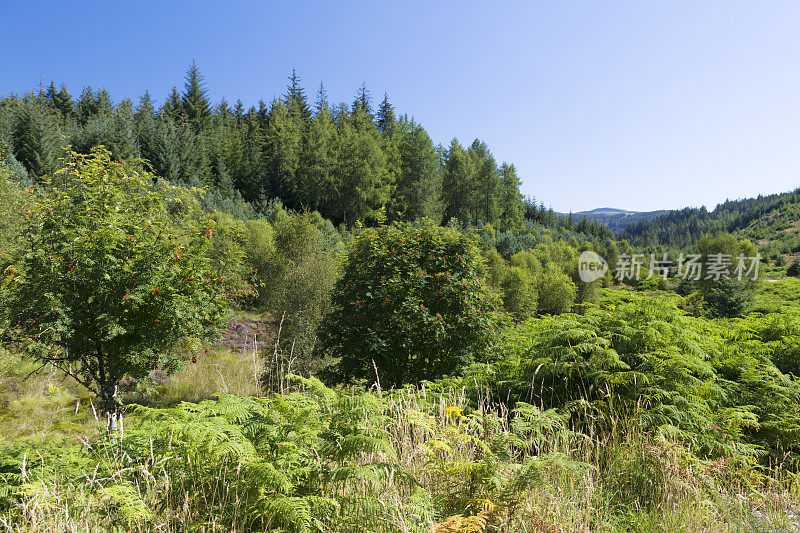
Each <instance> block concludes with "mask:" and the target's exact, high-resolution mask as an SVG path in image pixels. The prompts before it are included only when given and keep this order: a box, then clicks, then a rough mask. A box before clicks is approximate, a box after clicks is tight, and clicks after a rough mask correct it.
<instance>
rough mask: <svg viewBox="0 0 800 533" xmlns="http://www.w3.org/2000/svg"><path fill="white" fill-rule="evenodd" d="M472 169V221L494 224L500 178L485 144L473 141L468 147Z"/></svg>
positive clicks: (495, 164) (496, 214) (492, 157)
mask: <svg viewBox="0 0 800 533" xmlns="http://www.w3.org/2000/svg"><path fill="white" fill-rule="evenodd" d="M469 156H470V158H471V159H472V167H473V168H474V169H475V176H474V183H475V188H476V193H477V194H476V198H475V203H474V206H473V210H474V212H473V215H472V219H473V220H475V221H476V222H477V221H478V220H482V221H483V222H488V223H491V224H494V223H496V221H497V216H498V211H497V208H498V199H499V196H500V177H499V174H498V171H497V163H496V162H495V159H494V156H493V155H492V152H490V151H489V147H488V146H487V145H486V143H485V142H483V141H479V140H478V139H475V140H474V141H473V142H472V146H470V147H469Z"/></svg>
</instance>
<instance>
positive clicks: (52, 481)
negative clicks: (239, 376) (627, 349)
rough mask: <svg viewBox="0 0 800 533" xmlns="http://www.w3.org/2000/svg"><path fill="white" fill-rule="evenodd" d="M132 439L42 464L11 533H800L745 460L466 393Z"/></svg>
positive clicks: (144, 417)
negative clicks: (710, 456) (477, 401)
mask: <svg viewBox="0 0 800 533" xmlns="http://www.w3.org/2000/svg"><path fill="white" fill-rule="evenodd" d="M195 378H196V375H195V374H187V375H185V379H195ZM180 379H184V378H180ZM226 383H227V382H226ZM173 390H181V389H179V388H175V389H173ZM509 415H513V416H509ZM127 422H128V423H127V428H128V429H127V430H126V434H127V436H126V437H125V439H124V440H123V443H122V444H121V445H112V444H110V443H108V442H106V441H104V440H103V439H101V438H98V439H92V440H87V441H85V443H84V444H81V446H83V449H82V450H81V453H80V455H81V456H82V457H84V458H85V459H86V460H85V461H84V463H83V465H82V467H81V468H78V469H73V470H67V469H63V468H62V469H59V468H53V467H54V465H55V464H57V463H58V462H59V459H58V458H57V457H55V456H54V455H53V454H50V455H47V456H41V457H37V458H35V460H34V459H33V457H34V455H36V450H35V449H31V450H30V454H29V456H28V457H27V458H26V461H25V463H23V464H24V466H23V467H22V473H21V479H20V480H19V481H20V483H19V484H18V485H16V486H15V488H14V495H13V498H12V500H13V504H12V505H10V506H8V507H7V508H6V509H5V511H4V512H3V513H2V515H0V530H2V531H8V532H22V531H75V532H77V531H109V530H119V531H123V530H124V531H128V530H130V531H167V532H172V531H209V532H211V531H219V532H223V531H341V532H361V531H375V532H377V531H381V532H382V531H401V532H411V531H426V532H427V531H434V532H440V533H441V532H454V531H461V532H466V531H508V532H512V531H514V532H517V531H519V532H534V531H535V532H584V531H585V532H589V531H642V532H644V531H664V532H672V531H674V532H678V531H680V532H685V531H689V532H691V531H697V532H700V531H708V532H728V531H730V532H733V531H752V532H767V531H792V530H793V529H792V528H795V527H796V526H797V521H796V519H795V518H794V515H793V514H792V512H794V510H795V509H796V505H797V503H798V501H797V495H796V492H795V489H796V484H795V480H794V478H793V476H791V475H789V474H786V473H781V472H784V471H783V470H781V469H779V468H775V469H774V470H772V471H758V470H757V469H754V467H753V465H752V464H749V463H741V462H737V460H736V458H728V459H719V460H716V461H704V460H700V459H698V458H697V457H695V456H693V455H692V454H691V453H690V451H689V450H688V449H687V448H686V447H684V446H683V445H681V444H680V443H676V442H670V441H668V440H666V439H665V438H663V437H662V436H660V435H654V434H646V433H644V432H642V430H641V429H640V425H639V424H638V423H637V420H636V417H635V416H632V417H619V418H615V419H614V420H613V421H609V420H598V421H597V423H596V425H594V426H592V425H590V426H589V427H586V426H585V425H583V426H581V430H580V431H577V430H576V428H575V427H574V426H573V425H572V423H571V421H570V418H569V417H568V416H565V415H564V414H563V413H559V412H556V411H553V410H551V411H541V410H540V409H538V408H536V407H534V406H528V405H524V404H523V405H521V406H517V408H516V410H515V411H514V412H513V413H509V412H508V410H507V409H506V408H505V407H504V406H502V405H496V406H491V405H490V404H488V403H485V404H484V405H480V406H475V405H470V402H469V401H468V400H467V397H466V394H464V392H463V391H459V390H452V389H450V390H444V391H437V392H431V391H430V390H429V389H427V388H426V387H424V386H421V387H417V388H407V389H404V390H401V391H388V392H387V391H381V392H379V391H376V392H373V393H368V394H365V393H359V392H354V391H338V392H337V391H332V390H330V389H327V388H324V387H322V386H321V384H319V383H318V382H314V381H303V382H302V383H301V385H300V386H299V388H298V387H295V391H293V392H291V391H287V394H285V395H274V396H272V397H270V398H265V399H261V400H257V399H249V400H248V399H239V398H235V397H229V396H225V397H221V398H220V399H219V400H214V401H210V402H204V403H203V404H200V405H191V406H190V405H185V406H183V407H182V408H179V409H172V410H165V409H148V408H140V409H139V410H138V411H136V412H134V413H133V414H131V415H129V416H128V421H127ZM609 427H610V428H611V429H610V430H609ZM287 448H291V450H289V451H288V452H287V451H285V450H286V449H287ZM281 450H284V451H281ZM287 464H293V465H294V471H292V470H291V469H289V468H286V465H287ZM32 465H33V466H32ZM270 469H272V470H270Z"/></svg>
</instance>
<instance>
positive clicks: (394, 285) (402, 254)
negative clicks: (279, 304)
mask: <svg viewBox="0 0 800 533" xmlns="http://www.w3.org/2000/svg"><path fill="white" fill-rule="evenodd" d="M484 275H485V267H484V264H483V260H482V258H481V257H480V254H479V253H478V249H477V247H476V245H475V242H474V241H473V240H472V239H470V238H468V237H467V236H464V235H462V234H460V233H458V232H456V231H454V230H451V229H448V228H440V227H436V226H434V225H433V224H432V223H430V222H425V223H423V224H422V225H421V226H419V227H414V226H408V225H394V226H381V227H379V228H375V229H368V230H365V231H364V232H362V233H361V234H360V235H358V236H357V237H356V239H355V240H354V242H353V244H352V247H351V249H350V252H349V254H348V257H347V261H346V263H345V265H344V269H343V277H342V279H341V280H340V281H339V282H338V283H337V285H336V289H335V291H334V295H333V306H334V307H333V310H332V312H331V314H330V315H329V316H328V318H327V319H326V322H325V324H324V329H323V343H324V347H325V348H327V349H328V350H331V351H332V352H333V353H334V354H337V355H340V356H341V357H342V361H341V365H340V366H341V372H342V373H343V375H342V376H341V377H343V378H347V377H361V378H368V377H370V376H373V375H374V374H375V371H376V369H375V368H376V367H377V372H378V373H379V376H380V379H381V381H382V382H383V383H386V384H389V385H399V384H401V383H404V382H408V381H410V380H418V379H432V378H435V377H438V376H441V375H444V374H450V373H453V372H456V371H458V370H459V368H461V367H462V366H463V365H464V364H466V363H467V362H469V361H471V360H472V359H474V358H475V357H476V356H477V355H479V354H482V353H483V352H484V351H485V350H486V349H487V348H488V347H489V346H490V345H491V343H492V339H493V337H494V334H495V328H496V323H497V316H496V307H497V302H496V298H495V296H494V295H493V294H492V293H491V292H490V291H489V289H488V287H487V285H486V283H485V281H484Z"/></svg>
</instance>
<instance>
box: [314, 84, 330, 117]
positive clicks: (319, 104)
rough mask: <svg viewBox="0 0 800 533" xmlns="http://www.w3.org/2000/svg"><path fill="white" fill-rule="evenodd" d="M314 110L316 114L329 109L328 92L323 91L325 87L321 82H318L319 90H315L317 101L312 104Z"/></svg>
mask: <svg viewBox="0 0 800 533" xmlns="http://www.w3.org/2000/svg"><path fill="white" fill-rule="evenodd" d="M314 108H315V109H316V111H317V113H319V112H321V111H322V110H323V109H329V108H330V106H329V104H328V92H327V91H326V90H325V85H323V84H322V82H319V89H318V90H317V99H316V101H315V102H314Z"/></svg>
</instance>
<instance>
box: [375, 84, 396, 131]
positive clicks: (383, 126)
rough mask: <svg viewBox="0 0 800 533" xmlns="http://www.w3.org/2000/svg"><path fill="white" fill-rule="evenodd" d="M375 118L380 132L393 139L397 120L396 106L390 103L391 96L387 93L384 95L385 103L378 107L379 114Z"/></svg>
mask: <svg viewBox="0 0 800 533" xmlns="http://www.w3.org/2000/svg"><path fill="white" fill-rule="evenodd" d="M375 118H376V124H377V126H378V131H380V132H381V133H382V134H384V135H386V136H387V137H391V136H392V133H393V131H394V127H395V125H396V123H397V119H396V118H395V115H394V106H392V104H391V103H389V95H388V94H386V93H384V94H383V102H381V105H380V107H378V114H377V116H376V117H375Z"/></svg>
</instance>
